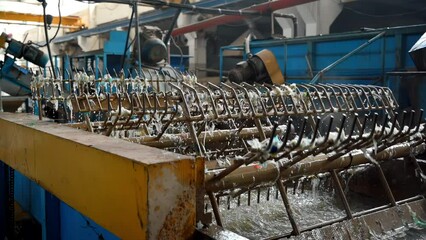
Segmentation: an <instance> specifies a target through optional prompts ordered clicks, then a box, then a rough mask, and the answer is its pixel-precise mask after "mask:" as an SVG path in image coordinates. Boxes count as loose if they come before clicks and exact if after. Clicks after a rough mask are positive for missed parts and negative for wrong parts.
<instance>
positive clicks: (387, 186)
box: [374, 163, 396, 206]
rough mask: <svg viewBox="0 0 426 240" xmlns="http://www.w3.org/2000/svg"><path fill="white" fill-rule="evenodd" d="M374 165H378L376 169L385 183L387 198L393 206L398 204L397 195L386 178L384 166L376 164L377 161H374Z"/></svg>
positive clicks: (383, 183) (381, 180)
mask: <svg viewBox="0 0 426 240" xmlns="http://www.w3.org/2000/svg"><path fill="white" fill-rule="evenodd" d="M374 165H375V166H376V169H377V170H378V172H379V179H380V182H381V183H382V185H383V188H384V189H385V193H386V196H387V198H388V199H389V201H390V203H391V205H392V206H396V201H395V197H394V196H393V194H392V190H391V188H390V186H389V183H388V181H387V180H386V176H385V173H384V172H383V169H382V167H381V166H380V165H379V164H376V163H374Z"/></svg>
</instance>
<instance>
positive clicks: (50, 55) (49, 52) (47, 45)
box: [42, 1, 56, 79]
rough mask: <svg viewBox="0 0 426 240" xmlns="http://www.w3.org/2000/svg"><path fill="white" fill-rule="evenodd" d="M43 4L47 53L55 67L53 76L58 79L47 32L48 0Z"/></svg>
mask: <svg viewBox="0 0 426 240" xmlns="http://www.w3.org/2000/svg"><path fill="white" fill-rule="evenodd" d="M42 6H43V20H44V36H45V38H46V47H47V53H48V54H49V60H50V65H51V66H52V68H53V78H54V79H56V71H55V65H54V64H53V60H52V52H51V51H50V43H49V33H48V32H47V15H46V6H47V3H46V1H43V3H42Z"/></svg>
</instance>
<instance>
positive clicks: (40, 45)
mask: <svg viewBox="0 0 426 240" xmlns="http://www.w3.org/2000/svg"><path fill="white" fill-rule="evenodd" d="M58 13H59V22H58V26H57V28H56V32H55V35H54V36H53V37H52V38H51V39H50V40H49V42H47V41H46V43H45V44H37V43H34V42H31V41H28V44H33V45H35V46H37V47H46V46H47V44H48V43H52V41H53V40H55V38H56V36H57V35H58V33H59V29H60V28H61V24H62V14H61V0H58ZM43 18H45V17H44V15H43Z"/></svg>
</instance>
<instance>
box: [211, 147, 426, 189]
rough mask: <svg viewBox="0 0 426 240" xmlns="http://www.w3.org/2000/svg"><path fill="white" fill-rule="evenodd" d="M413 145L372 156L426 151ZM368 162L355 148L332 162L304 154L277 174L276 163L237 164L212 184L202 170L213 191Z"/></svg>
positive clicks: (379, 159) (319, 156)
mask: <svg viewBox="0 0 426 240" xmlns="http://www.w3.org/2000/svg"><path fill="white" fill-rule="evenodd" d="M416 144H417V143H413V142H407V143H400V144H395V145H393V146H391V147H389V148H387V149H385V150H383V151H381V152H379V153H378V154H377V155H376V156H375V159H376V160H377V161H385V160H389V159H394V158H398V157H404V156H407V155H409V154H410V153H411V149H412V148H413V147H414V146H416V147H415V150H416V151H418V152H419V153H421V152H424V151H425V150H426V144H424V143H420V144H417V145H418V146H417V145H416ZM369 162H370V161H369V160H368V159H367V158H366V157H365V156H364V153H362V152H361V151H356V152H354V153H352V154H351V155H344V156H341V157H339V158H337V159H335V160H334V161H328V160H327V155H318V156H316V157H313V156H308V157H306V158H305V160H304V161H303V162H300V163H299V164H298V165H297V166H291V167H288V168H281V173H277V166H276V164H275V163H265V164H264V166H263V167H262V168H261V169H255V170H254V169H253V168H252V167H240V168H239V169H236V170H235V171H234V172H233V173H232V174H230V175H228V176H226V177H224V178H223V179H221V180H220V181H216V182H215V183H214V184H211V183H209V182H208V180H209V179H211V178H212V173H206V181H207V182H206V189H208V190H209V191H213V192H216V191H219V190H227V189H235V188H243V187H246V186H255V185H256V184H257V185H260V184H266V183H272V182H274V181H275V179H277V178H278V177H281V178H283V179H293V178H297V177H299V176H303V175H310V174H316V173H320V172H328V171H330V170H332V169H342V168H344V167H347V166H356V165H359V164H364V163H369ZM242 175H243V177H242ZM253 179H256V182H255V183H253Z"/></svg>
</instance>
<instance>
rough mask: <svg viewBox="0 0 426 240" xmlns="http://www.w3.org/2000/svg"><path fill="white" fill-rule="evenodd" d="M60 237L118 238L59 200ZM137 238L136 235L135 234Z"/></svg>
mask: <svg viewBox="0 0 426 240" xmlns="http://www.w3.org/2000/svg"><path fill="white" fill-rule="evenodd" d="M60 208H61V231H62V233H61V239H62V240H75V239H80V240H85V239H87V240H90V239H93V240H98V239H105V240H116V239H117V240H118V239H119V238H118V237H116V236H115V235H114V234H112V233H110V232H108V231H107V230H105V229H104V228H102V227H101V226H99V225H98V224H96V223H95V222H93V221H92V220H91V219H89V218H87V217H85V216H84V215H82V214H81V213H79V212H77V211H76V210H74V209H73V208H71V207H70V206H68V205H67V204H65V203H63V202H61V206H60ZM101 237H102V238H101ZM135 239H137V236H135Z"/></svg>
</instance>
